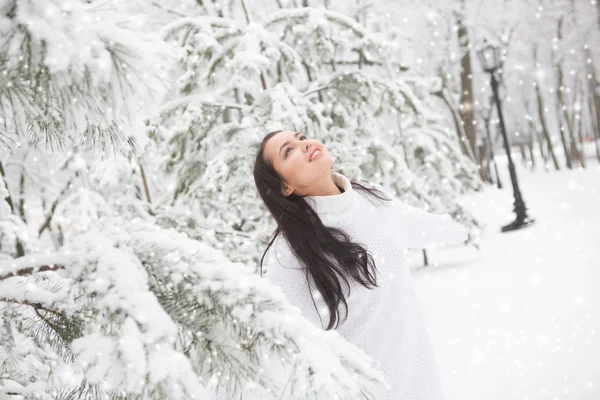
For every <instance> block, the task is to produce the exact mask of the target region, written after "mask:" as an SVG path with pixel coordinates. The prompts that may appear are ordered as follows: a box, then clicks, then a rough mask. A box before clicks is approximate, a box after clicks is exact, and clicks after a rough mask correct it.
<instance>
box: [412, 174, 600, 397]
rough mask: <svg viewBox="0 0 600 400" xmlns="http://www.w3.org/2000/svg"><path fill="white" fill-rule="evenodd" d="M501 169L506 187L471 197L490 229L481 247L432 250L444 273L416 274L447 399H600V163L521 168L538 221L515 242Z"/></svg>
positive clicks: (435, 269)
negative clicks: (565, 168) (582, 166)
mask: <svg viewBox="0 0 600 400" xmlns="http://www.w3.org/2000/svg"><path fill="white" fill-rule="evenodd" d="M499 168H500V169H501V173H502V172H505V174H504V176H502V178H503V183H504V185H505V189H503V190H498V189H495V188H488V189H486V191H485V192H484V193H479V194H476V195H472V196H469V197H468V198H467V199H466V200H467V201H468V204H470V205H469V207H470V209H471V210H473V212H474V213H475V214H476V215H477V216H478V217H480V218H481V220H482V221H484V222H485V223H486V224H487V229H486V232H485V234H484V236H483V238H482V240H481V250H480V251H479V252H478V251H477V250H475V249H473V248H457V249H449V250H440V251H437V252H436V251H433V252H431V253H430V261H431V262H432V263H435V264H437V265H432V266H430V267H427V268H420V269H417V270H415V271H414V272H413V277H414V284H415V289H416V291H417V295H418V296H419V301H420V303H421V306H422V310H423V313H424V315H425V319H426V323H427V325H428V327H429V329H430V335H431V339H432V341H433V345H434V348H435V351H436V356H437V358H438V360H439V365H440V370H441V374H442V383H443V385H444V392H445V394H446V400H471V399H473V400H475V399H477V400H496V399H497V400H512V399H519V400H527V399H529V400H534V399H552V400H553V399H576V400H598V399H600V166H597V164H592V165H591V166H589V167H588V169H587V170H575V171H560V172H547V173H545V172H535V173H532V172H529V171H527V170H525V169H524V168H522V167H521V166H520V165H519V166H518V174H519V180H520V181H519V183H520V186H521V190H522V191H523V193H524V198H525V201H526V204H527V206H528V207H529V212H530V215H531V216H532V217H534V218H536V223H535V224H534V225H533V226H530V227H528V228H525V229H523V230H521V231H516V232H511V233H500V226H502V225H503V224H506V223H508V222H510V221H512V219H513V218H514V214H513V213H512V207H513V205H512V202H513V198H512V189H511V186H510V179H509V177H508V172H507V168H506V164H505V163H504V164H503V165H499ZM416 256H417V255H416V254H415V258H416ZM413 262H417V261H416V260H415V259H413Z"/></svg>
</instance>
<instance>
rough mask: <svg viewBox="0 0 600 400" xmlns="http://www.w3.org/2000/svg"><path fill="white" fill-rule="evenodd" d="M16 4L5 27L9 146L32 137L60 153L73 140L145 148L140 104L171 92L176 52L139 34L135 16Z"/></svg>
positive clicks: (3, 97)
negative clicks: (167, 87)
mask: <svg viewBox="0 0 600 400" xmlns="http://www.w3.org/2000/svg"><path fill="white" fill-rule="evenodd" d="M9 3H13V4H12V8H10V12H7V13H6V15H5V19H4V23H3V24H2V25H1V26H0V35H1V36H2V37H3V39H4V40H3V41H2V44H1V45H0V69H2V71H3V74H2V76H1V77H0V105H1V106H2V107H3V109H4V110H5V111H6V113H5V114H6V116H8V118H7V121H5V124H4V127H3V128H2V131H3V132H2V133H3V134H5V135H8V139H7V140H5V141H4V144H5V146H9V147H10V146H11V145H12V144H16V143H18V142H19V138H20V139H21V140H24V139H25V137H27V140H29V141H30V142H32V143H33V144H34V145H46V146H48V147H50V148H52V149H53V150H57V149H62V148H64V147H65V146H69V145H71V144H72V143H81V144H86V145H89V146H91V147H92V148H94V149H100V148H101V147H102V149H101V150H107V151H110V150H114V151H119V152H125V151H127V150H133V151H136V150H138V149H139V148H140V147H141V142H143V136H142V135H143V130H142V129H140V126H139V124H140V122H139V121H138V120H137V119H136V118H137V116H136V114H137V113H138V112H139V111H140V109H142V108H141V106H140V101H142V100H144V99H145V100H147V99H148V98H157V97H158V94H160V93H162V91H163V90H164V87H163V85H162V78H161V77H160V76H159V75H160V74H161V67H160V64H161V62H162V61H161V60H164V59H166V58H167V57H168V56H169V55H170V51H169V50H167V48H166V46H165V44H164V42H163V41H162V40H161V39H160V38H159V37H158V36H157V35H155V34H140V32H136V29H135V26H134V25H135V23H136V22H135V18H134V16H133V15H123V14H118V13H116V12H115V11H114V10H113V9H112V8H111V7H98V5H97V4H95V3H94V4H85V3H83V2H78V1H75V2H63V1H60V0H25V1H19V2H16V1H10V2H9ZM148 106H149V104H145V105H144V109H147V108H148ZM134 127H135V128H134ZM128 128H129V129H128ZM82 132H83V135H82V134H81V133H82ZM125 132H127V134H126V133H125Z"/></svg>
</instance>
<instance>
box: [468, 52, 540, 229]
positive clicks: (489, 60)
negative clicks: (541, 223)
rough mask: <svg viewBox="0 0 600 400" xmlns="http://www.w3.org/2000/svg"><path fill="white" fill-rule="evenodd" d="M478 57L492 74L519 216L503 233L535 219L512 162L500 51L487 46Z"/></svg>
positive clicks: (485, 68) (484, 68) (521, 226)
mask: <svg viewBox="0 0 600 400" xmlns="http://www.w3.org/2000/svg"><path fill="white" fill-rule="evenodd" d="M477 56H478V57H479V61H480V62H481V65H482V67H483V70H484V71H485V72H487V73H489V74H490V83H491V85H492V91H493V92H494V99H495V100H496V107H497V110H498V121H499V122H500V131H501V133H502V138H503V139H504V150H506V156H507V158H508V171H509V172H510V181H511V183H512V187H513V196H514V198H515V202H514V206H515V208H514V210H513V211H514V212H515V213H516V214H517V218H516V219H515V220H514V221H513V222H511V223H510V224H508V225H505V226H503V227H502V232H508V231H514V230H517V229H521V228H524V227H526V226H529V225H531V224H533V223H534V221H535V219H532V218H529V216H528V215H527V207H525V202H524V201H523V196H522V195H521V190H520V189H519V184H518V182H517V173H516V171H515V165H514V164H513V161H512V156H511V153H510V146H509V144H508V137H507V136H506V128H505V126H504V118H503V116H502V105H501V103H500V97H499V96H498V80H497V79H496V75H495V73H496V70H497V69H498V68H500V51H499V49H498V48H497V47H495V46H493V45H491V44H486V45H484V46H483V47H482V48H481V49H480V50H479V51H478V52H477Z"/></svg>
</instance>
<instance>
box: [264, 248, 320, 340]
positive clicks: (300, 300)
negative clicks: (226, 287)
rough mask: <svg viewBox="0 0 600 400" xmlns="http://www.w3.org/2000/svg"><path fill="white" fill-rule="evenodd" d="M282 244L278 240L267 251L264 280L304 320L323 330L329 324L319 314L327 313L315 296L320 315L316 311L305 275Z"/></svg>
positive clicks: (292, 255)
mask: <svg viewBox="0 0 600 400" xmlns="http://www.w3.org/2000/svg"><path fill="white" fill-rule="evenodd" d="M283 242H284V240H280V238H278V239H277V240H276V241H275V243H274V245H273V247H272V248H273V250H272V251H269V253H270V254H269V256H268V260H269V261H268V263H267V273H266V274H265V278H266V279H267V280H268V281H269V282H271V283H272V284H274V285H276V286H277V287H279V288H280V289H281V290H282V292H283V294H284V295H285V296H286V298H287V299H288V301H289V302H290V303H291V304H292V305H293V306H295V307H298V308H299V309H300V312H301V313H302V316H303V317H304V318H306V319H307V320H308V321H310V322H311V323H312V324H313V325H315V326H317V327H319V328H321V329H325V327H326V326H327V325H324V324H325V323H326V322H329V317H327V319H326V318H325V317H321V316H320V314H326V315H328V312H327V310H326V308H323V307H322V304H320V302H319V299H320V297H319V296H318V295H317V296H315V303H316V305H317V307H320V309H321V313H319V311H317V308H316V307H315V303H313V300H312V297H311V291H310V287H309V285H308V282H307V281H306V273H305V271H304V269H303V268H302V266H301V265H300V263H299V261H298V260H297V258H296V257H295V256H294V254H293V253H292V252H291V250H290V249H289V247H288V246H287V244H283ZM321 319H322V320H323V322H321Z"/></svg>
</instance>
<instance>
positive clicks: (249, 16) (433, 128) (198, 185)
mask: <svg viewBox="0 0 600 400" xmlns="http://www.w3.org/2000/svg"><path fill="white" fill-rule="evenodd" d="M331 3H332V2H328V6H329V8H328V9H325V8H322V7H321V8H314V7H302V8H281V9H279V10H275V11H273V12H271V13H268V14H266V15H261V16H260V17H259V16H258V15H257V13H254V14H253V13H252V11H253V10H252V9H251V8H250V6H248V4H246V7H245V8H244V9H243V13H242V17H240V18H237V19H236V18H227V17H223V18H219V17H215V16H212V15H207V13H206V12H205V11H204V10H201V9H197V10H196V12H195V13H194V12H193V11H192V12H188V13H187V14H186V17H184V18H179V19H176V20H174V21H173V22H172V23H171V24H169V25H168V26H167V27H166V28H165V29H164V31H163V32H164V35H165V38H166V39H167V40H168V41H172V42H176V43H178V45H179V46H180V48H181V51H180V52H179V54H180V59H179V63H178V66H177V69H175V70H174V72H173V73H174V75H175V76H176V78H175V79H176V81H177V82H178V86H177V88H176V89H175V90H174V91H173V92H172V93H171V94H170V95H169V97H170V99H171V100H170V101H169V102H167V103H166V104H165V105H164V106H163V107H162V108H161V110H160V113H159V114H158V115H157V116H156V117H155V118H152V119H151V120H150V121H149V131H150V135H151V137H152V138H153V139H154V140H155V142H156V143H157V147H158V148H164V150H162V151H161V153H163V154H169V159H168V160H167V161H166V162H165V171H167V172H168V173H170V174H172V176H174V177H175V178H176V180H177V184H176V189H175V190H174V193H173V202H172V204H171V206H173V207H170V208H169V209H168V210H167V209H166V208H165V209H163V210H158V212H159V214H160V215H161V217H162V219H163V221H164V222H165V223H167V222H168V223H169V224H170V226H178V227H179V228H180V229H183V230H185V231H186V232H188V233H189V234H190V236H191V237H196V238H199V239H202V240H207V241H208V243H210V244H211V245H213V246H214V247H216V248H221V249H223V250H224V251H225V253H226V254H228V255H229V256H230V258H231V259H232V260H234V261H240V262H243V263H246V264H249V265H252V264H254V265H258V260H259V258H260V254H261V250H262V249H264V247H265V244H266V242H267V234H268V233H269V232H272V231H273V229H274V226H273V221H271V219H270V218H269V216H268V214H267V213H266V212H265V210H264V209H263V208H257V204H260V199H259V198H258V195H257V194H256V190H255V188H254V183H253V181H252V179H251V178H250V176H251V175H250V172H251V168H252V161H253V157H254V154H255V153H256V151H257V144H258V143H259V142H260V139H261V138H262V137H263V136H264V135H265V134H266V133H267V132H269V131H272V130H276V129H293V130H296V131H302V132H304V133H305V134H307V136H309V137H316V138H318V139H320V140H321V141H322V142H323V143H325V145H326V146H327V147H328V149H329V150H330V151H331V153H332V154H333V155H334V156H335V157H336V161H335V164H334V169H335V170H337V171H339V172H342V173H344V174H347V176H349V177H352V178H358V179H366V180H374V181H375V182H378V183H382V184H383V185H384V186H386V187H388V188H390V189H391V190H392V192H393V194H394V195H396V196H398V197H399V198H401V199H402V200H404V201H407V202H409V203H411V204H413V205H416V206H420V207H424V208H426V209H429V210H431V211H434V212H451V213H452V214H453V216H454V217H456V218H457V219H459V220H460V221H461V222H463V223H464V224H465V225H467V226H469V227H471V228H472V233H473V238H474V237H475V236H476V234H477V233H478V228H479V227H478V224H477V222H476V221H475V219H474V218H473V216H472V215H471V214H470V213H469V212H468V211H467V210H466V209H465V208H464V207H463V206H462V205H461V204H459V203H458V202H457V199H456V196H455V193H456V191H457V190H458V191H459V192H461V193H462V192H464V191H467V190H472V189H479V188H481V181H480V180H479V179H478V178H477V176H476V174H477V168H476V167H475V166H473V165H472V163H471V162H470V161H469V160H468V158H467V157H465V156H463V155H462V154H461V152H460V150H459V146H458V144H457V143H456V141H455V139H454V137H455V135H454V134H453V133H451V132H450V131H448V130H447V129H444V128H443V126H444V125H445V121H444V120H443V119H442V118H440V110H439V106H436V105H434V103H432V101H431V98H432V96H433V94H432V91H435V90H437V89H436V83H435V80H434V81H433V82H432V80H431V79H430V78H429V77H425V76H419V75H418V74H416V73H412V71H410V70H407V69H406V68H404V67H403V65H402V62H401V60H399V59H398V56H397V53H398V52H397V49H396V48H395V47H394V45H393V42H391V41H390V40H388V36H389V32H386V31H385V30H382V31H380V32H378V31H375V30H374V29H371V28H369V26H370V25H377V24H370V23H368V24H363V23H361V22H357V18H354V17H352V16H349V15H345V14H343V13H342V12H340V11H335V9H340V8H342V3H335V2H333V3H334V4H331ZM336 7H337V8H336ZM232 15H235V13H232ZM241 18H243V20H240V19H241ZM358 19H359V20H360V18H358ZM378 26H380V27H381V26H384V25H382V24H379V25H378ZM413 159H418V165H417V164H415V166H414V168H413V166H412V165H408V164H407V162H409V160H413ZM440 160H444V162H443V166H444V167H445V168H448V169H447V170H442V169H439V170H435V168H436V167H435V166H436V165H440V164H439V163H438V162H437V161H440ZM421 164H422V165H423V167H421V166H420V165H421ZM223 204H227V205H228V206H227V207H223ZM184 207H185V208H187V210H188V211H187V212H188V213H190V214H191V217H190V218H187V219H186V220H185V221H187V222H186V223H185V224H183V223H181V219H180V216H181V215H182V214H184V213H183V212H182V211H179V210H181V209H182V208H184ZM190 207H192V209H191V211H190ZM193 221H196V222H197V223H195V222H193ZM198 224H200V226H209V227H211V228H212V229H211V230H207V229H203V228H201V229H198Z"/></svg>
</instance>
